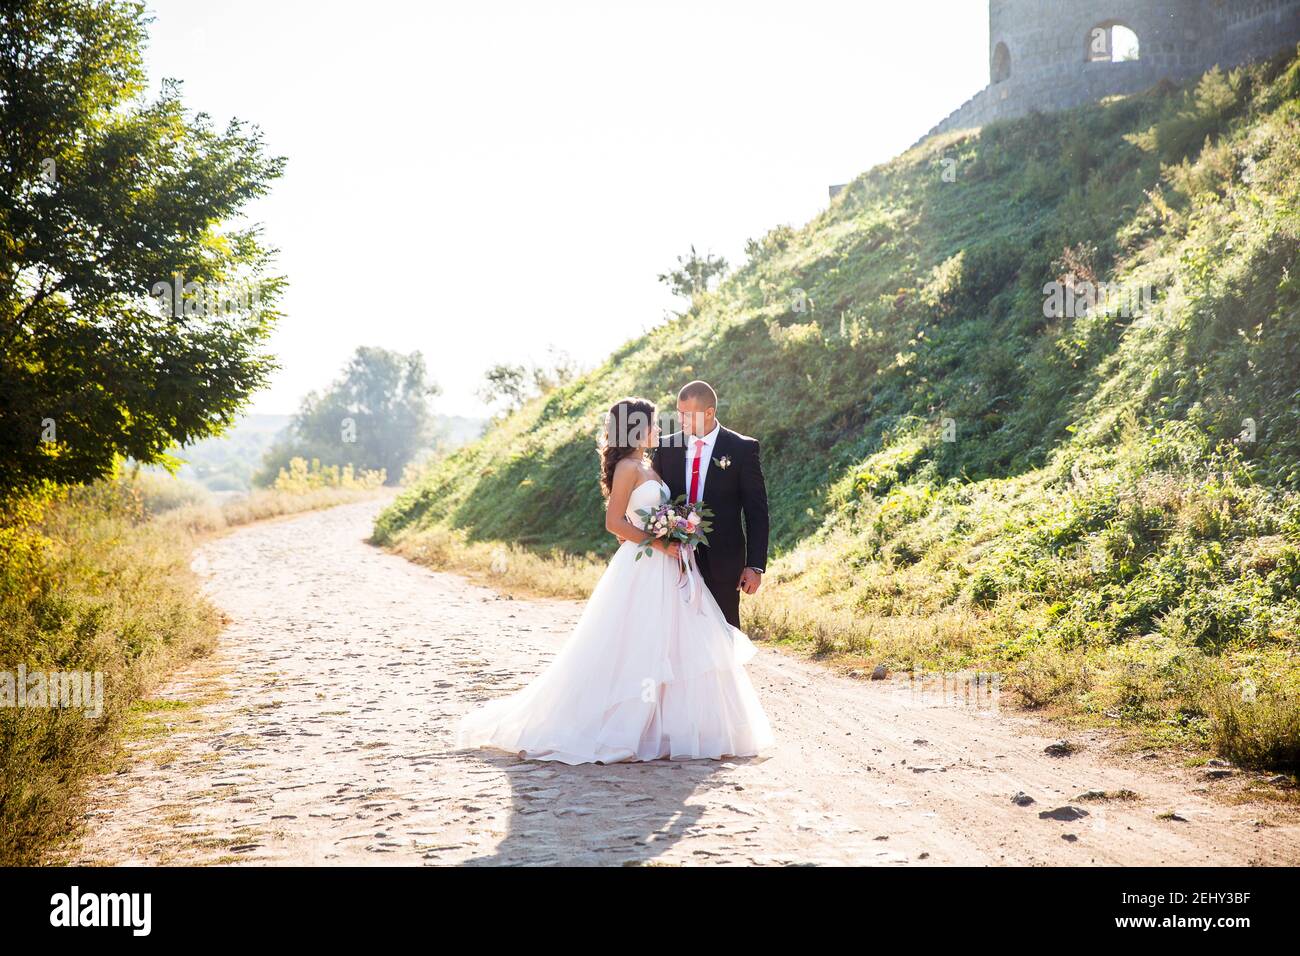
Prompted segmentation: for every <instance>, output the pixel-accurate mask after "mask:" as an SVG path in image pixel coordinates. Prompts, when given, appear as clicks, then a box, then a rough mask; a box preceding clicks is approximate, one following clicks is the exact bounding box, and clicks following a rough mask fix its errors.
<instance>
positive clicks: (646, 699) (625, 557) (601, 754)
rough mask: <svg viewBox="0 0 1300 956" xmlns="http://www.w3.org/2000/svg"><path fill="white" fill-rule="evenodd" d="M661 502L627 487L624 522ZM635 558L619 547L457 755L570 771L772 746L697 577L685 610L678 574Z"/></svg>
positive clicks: (471, 722) (485, 710) (734, 634)
mask: <svg viewBox="0 0 1300 956" xmlns="http://www.w3.org/2000/svg"><path fill="white" fill-rule="evenodd" d="M667 496H668V486H667V485H666V484H664V483H663V482H662V481H657V480H651V481H646V482H643V483H642V484H640V485H638V486H637V487H636V488H634V489H633V491H632V495H631V497H630V498H629V500H628V507H627V517H628V520H629V521H631V522H632V523H633V524H635V525H637V526H638V527H640V526H641V524H642V522H641V518H640V517H639V516H638V515H637V514H636V512H637V510H638V509H641V508H650V507H654V506H656V505H658V504H659V503H660V502H661V501H665V500H667ZM638 550H642V549H639V548H638V546H637V543H636V542H634V541H626V542H624V543H623V544H622V545H621V546H620V547H619V549H618V551H617V552H616V553H615V554H614V557H613V558H611V559H610V562H609V567H608V568H606V569H605V573H604V574H603V575H601V578H600V580H599V581H598V582H597V584H596V587H595V589H594V590H593V591H592V593H591V598H590V599H589V600H588V601H587V606H586V607H585V608H584V609H583V612H582V616H581V617H580V618H579V620H578V623H577V624H576V625H575V627H574V629H573V632H572V633H571V634H570V635H569V637H568V638H567V639H566V641H565V643H564V646H563V647H561V648H560V650H559V652H558V654H557V655H556V657H555V658H554V660H552V661H551V663H550V664H549V665H548V666H547V667H546V668H545V669H544V670H543V671H542V672H541V673H540V674H538V675H537V677H535V678H534V679H533V680H532V682H531V683H529V684H528V685H527V686H526V687H524V688H522V689H520V690H518V691H515V692H514V693H512V694H509V695H507V696H504V697H499V698H496V699H494V700H490V701H488V702H487V703H486V704H483V705H482V706H480V707H479V708H477V709H476V710H473V711H471V712H470V713H468V714H466V715H465V716H464V717H462V718H461V719H460V722H459V723H458V724H457V727H456V734H455V737H456V747H457V749H462V748H474V747H492V748H497V749H500V750H505V751H510V752H513V753H516V754H518V755H519V756H520V757H523V758H525V759H534V760H559V761H562V762H564V763H567V764H580V763H615V762H618V761H624V760H655V759H657V758H661V757H667V758H669V759H672V760H677V759H690V758H699V757H712V758H718V757H722V756H727V755H730V756H752V755H755V754H757V753H759V752H760V751H761V750H763V749H765V748H767V747H770V746H771V745H772V744H773V743H774V737H773V734H772V728H771V725H770V724H769V723H768V719H767V715H766V714H765V713H764V712H763V708H762V706H761V705H760V704H759V701H758V695H757V694H756V693H755V692H754V687H753V685H752V684H751V683H750V680H749V675H748V674H747V673H746V672H745V668H744V665H745V663H746V662H747V661H748V660H749V659H750V658H751V657H753V656H754V654H755V653H757V650H756V648H755V647H754V645H753V644H752V643H751V642H750V640H749V638H748V637H747V636H746V635H745V634H744V633H743V632H741V631H740V630H738V629H737V628H734V627H732V626H731V625H730V624H728V623H727V621H726V618H724V617H723V615H722V610H721V609H720V608H719V607H718V602H717V601H716V600H714V598H713V595H712V594H710V593H709V590H708V588H707V587H705V586H704V582H703V581H702V580H700V579H699V577H698V573H697V574H696V576H695V579H694V581H693V582H692V583H693V588H692V589H691V590H692V593H691V595H690V596H691V597H692V598H693V601H691V602H688V599H687V598H688V591H687V589H684V588H682V587H681V584H682V581H683V575H682V572H681V570H680V563H679V562H678V561H677V560H676V559H674V558H670V557H669V556H668V555H666V554H664V553H663V552H661V551H658V550H655V551H652V552H651V553H650V555H648V556H643V557H642V558H641V559H640V560H637V557H636V556H637V552H638ZM701 592H702V593H701Z"/></svg>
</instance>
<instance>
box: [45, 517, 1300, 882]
mask: <svg viewBox="0 0 1300 956" xmlns="http://www.w3.org/2000/svg"><path fill="white" fill-rule="evenodd" d="M378 507H379V505H378V504H377V503H374V502H366V503H362V504H356V505H348V506H344V507H341V508H336V509H333V510H331V511H324V512H316V513H313V514H308V515H304V516H302V517H297V518H292V519H289V520H284V521H277V522H272V523H268V524H261V525H254V526H251V527H248V528H245V529H242V530H239V531H236V532H234V533H232V534H230V535H228V536H226V537H223V538H221V539H219V540H217V541H215V542H213V543H211V544H209V545H208V546H206V548H205V549H204V551H203V552H202V553H201V557H200V562H201V566H202V564H205V565H206V569H205V571H204V573H205V581H206V586H207V587H208V588H209V590H210V593H211V594H212V596H213V598H214V600H215V601H216V602H217V603H218V604H219V605H220V606H221V607H222V608H223V609H224V610H225V611H226V613H227V614H228V615H229V616H230V618H231V623H230V625H229V627H228V629H227V631H226V632H225V634H224V636H223V638H222V642H221V645H220V648H219V650H218V651H217V653H216V655H215V656H214V657H213V658H212V659H209V660H207V661H204V662H201V663H200V664H198V665H196V666H195V667H193V668H191V669H189V670H187V671H186V672H184V673H183V674H181V675H179V676H178V679H177V680H176V681H174V682H173V683H172V684H171V685H169V687H168V688H167V689H166V690H165V691H164V696H167V697H170V698H175V699H177V700H179V701H192V702H195V703H193V705H192V706H182V707H178V708H176V709H174V710H172V711H168V712H166V713H167V717H166V720H167V721H169V722H170V726H169V727H166V728H164V729H165V732H163V733H160V734H158V735H155V736H152V737H147V738H144V739H142V740H139V741H137V742H134V743H132V744H131V745H130V750H131V753H130V757H129V759H128V760H127V762H126V765H125V767H124V768H123V769H122V770H121V771H120V772H118V773H116V774H111V775H108V776H107V777H105V778H103V779H101V780H100V781H98V782H97V784H96V786H95V788H94V792H93V796H92V809H91V812H90V814H88V817H87V828H86V834H85V836H84V839H83V841H82V843H81V844H80V847H79V850H78V851H77V852H76V853H75V854H74V855H73V856H72V857H71V858H70V859H71V861H72V862H79V863H92V864H95V863H104V864H129V863H157V862H172V863H205V862H206V863H212V862H217V863H221V862H236V863H255V864H277V863H306V864H329V863H336V862H337V863H379V864H451V863H470V864H492V863H516V864H555V863H579V864H625V863H633V862H655V863H670V864H692V863H724V864H748V863H758V864H783V863H851V864H893V865H899V864H909V865H918V864H920V865H928V864H952V863H961V864H998V863H1008V864H1043V863H1047V864H1085V865H1087V864H1198V863H1204V864H1214V865H1230V864H1281V863H1288V864H1295V863H1296V862H1298V861H1300V822H1298V821H1297V813H1296V811H1294V810H1292V809H1290V808H1288V807H1286V806H1285V805H1283V804H1281V803H1276V802H1273V803H1263V804H1261V803H1254V804H1251V803H1242V802H1238V801H1236V800H1234V799H1232V794H1233V793H1235V792H1236V791H1238V790H1239V789H1240V787H1241V786H1242V785H1243V783H1244V780H1243V779H1242V778H1241V777H1228V778H1227V779H1224V780H1209V779H1207V777H1206V771H1204V770H1190V769H1185V768H1183V767H1181V766H1179V765H1177V764H1175V763H1173V762H1171V761H1169V760H1166V759H1164V758H1158V759H1145V760H1144V759H1143V757H1142V755H1139V754H1132V755H1124V754H1121V753H1119V752H1118V751H1117V749H1116V748H1113V747H1111V746H1110V745H1109V744H1108V742H1107V740H1108V738H1107V737H1105V736H1104V735H1102V734H1100V733H1088V734H1075V735H1072V737H1071V739H1072V740H1074V741H1077V742H1079V743H1081V744H1083V749H1082V750H1081V751H1079V752H1077V753H1075V754H1073V755H1071V756H1068V757H1061V758H1053V757H1050V756H1047V755H1045V754H1044V753H1043V748H1044V747H1045V746H1047V745H1048V744H1049V743H1051V742H1052V741H1053V740H1054V739H1056V737H1057V736H1059V730H1058V731H1056V732H1055V733H1054V732H1053V729H1052V728H1051V727H1050V726H1048V725H1046V724H1044V723H1043V722H1041V721H1038V720H1035V719H1032V718H1028V717H1024V716H1018V715H1013V714H1011V713H1009V712H1008V711H1007V709H1005V708H1004V709H1003V710H1002V711H1001V712H997V711H995V710H993V709H991V708H984V709H978V708H975V707H970V706H960V705H957V704H955V703H953V702H951V701H949V702H947V703H946V704H945V703H944V702H943V701H942V697H941V695H939V694H938V693H930V694H923V695H916V694H913V693H912V692H910V691H909V690H908V689H907V688H908V684H909V682H908V680H907V678H906V677H905V676H904V677H903V678H901V679H900V678H892V679H890V680H886V681H880V682H863V681H855V680H852V679H849V678H844V677H838V676H835V675H834V674H831V673H829V672H828V671H826V670H825V669H823V668H821V667H819V666H817V665H815V664H812V663H807V662H803V661H800V660H796V659H794V658H792V657H789V656H786V655H782V654H779V653H777V652H774V651H772V650H770V649H766V648H764V649H761V650H760V653H759V655H758V657H757V658H755V660H754V661H753V662H752V663H751V665H750V674H751V675H752V677H753V679H754V683H755V685H756V687H757V688H758V692H759V695H760V697H761V699H762V701H763V705H764V707H765V709H766V710H767V712H768V714H769V716H770V717H771V719H772V723H773V726H774V728H775V730H776V733H777V736H778V740H779V746H778V748H777V750H776V752H775V753H774V755H773V756H771V757H769V758H767V759H758V758H751V759H747V760H735V761H729V762H718V761H683V762H670V761H658V762H655V763H653V764H617V765H613V766H607V767H601V766H582V767H566V766H564V765H562V764H553V763H540V762H524V761H519V760H517V759H516V758H514V757H513V756H511V755H507V754H502V753H499V752H492V751H476V752H461V753H457V752H449V751H448V749H447V747H448V741H449V739H450V733H451V725H452V723H453V720H454V718H455V717H456V716H458V715H459V714H460V713H462V712H464V711H465V710H468V709H469V708H470V707H471V706H472V705H474V704H475V703H476V702H478V701H479V700H482V699H485V698H486V697H489V696H495V695H497V694H501V693H504V692H506V691H508V690H511V689H514V688H516V687H519V686H521V685H522V684H523V683H525V682H526V680H527V679H528V678H529V676H531V675H532V674H534V673H535V672H536V671H537V670H539V669H540V667H541V666H542V665H543V664H544V663H545V662H546V661H547V660H549V659H550V658H551V657H552V656H553V655H554V653H555V651H556V650H557V648H558V647H559V646H560V644H561V643H562V641H563V639H564V636H565V634H566V632H567V630H568V628H569V627H570V626H571V625H572V623H573V622H574V621H575V620H576V618H577V615H578V612H579V611H580V608H581V606H580V605H579V604H576V603H573V602H564V601H517V600H508V599H503V598H500V597H498V596H497V595H496V594H495V593H494V592H492V591H490V590H487V589H485V588H481V587H477V586H474V585H471V584H469V583H467V582H466V581H465V580H464V579H462V578H460V577H457V576H455V575H451V574H440V573H434V572H430V571H428V570H426V569H423V568H420V567H417V566H415V565H412V564H409V563H408V562H406V561H404V560H402V559H400V558H397V557H395V556H392V555H389V554H386V553H384V552H381V551H379V550H377V549H375V548H372V547H369V546H368V545H366V544H364V543H363V539H364V538H365V537H366V535H367V534H368V533H369V529H370V522H371V519H372V517H373V515H374V513H375V512H376V510H377V508H378ZM1121 789H1124V790H1131V791H1134V792H1135V793H1136V794H1137V795H1138V798H1137V799H1136V800H1130V801H1115V800H1110V801H1081V800H1077V799H1074V798H1075V797H1076V795H1078V794H1079V793H1080V792H1082V791H1086V790H1104V791H1114V790H1121ZM1017 791H1023V792H1024V793H1026V794H1028V795H1029V796H1031V797H1033V798H1034V801H1035V802H1034V803H1032V804H1031V805H1028V806H1023V807H1022V806H1017V805H1016V804H1014V803H1013V802H1012V799H1011V797H1012V795H1013V794H1015V793H1016V792H1017ZM1068 806H1073V807H1076V808H1080V809H1083V810H1085V811H1086V812H1087V815H1086V816H1082V817H1079V818H1077V819H1075V820H1072V821H1066V820H1058V819H1052V818H1042V817H1040V813H1043V812H1044V811H1053V810H1056V809H1057V808H1061V807H1068ZM1171 810H1172V811H1176V812H1177V814H1178V815H1179V816H1181V817H1183V818H1185V819H1184V821H1178V820H1173V819H1166V818H1162V816H1161V814H1164V813H1166V812H1167V811H1171ZM1066 815H1068V814H1066Z"/></svg>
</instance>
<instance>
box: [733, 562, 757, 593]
mask: <svg viewBox="0 0 1300 956" xmlns="http://www.w3.org/2000/svg"><path fill="white" fill-rule="evenodd" d="M762 583H763V572H762V571H755V570H754V569H753V568H745V570H743V571H741V572H740V583H739V584H737V585H736V587H737V588H738V589H739V590H741V591H744V592H745V593H746V594H753V593H754V592H755V591H757V590H758V586H759V585H760V584H762Z"/></svg>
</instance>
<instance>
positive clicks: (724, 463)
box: [713, 455, 731, 471]
mask: <svg viewBox="0 0 1300 956" xmlns="http://www.w3.org/2000/svg"><path fill="white" fill-rule="evenodd" d="M713 463H714V464H715V465H717V466H718V467H719V468H721V469H722V470H723V471H726V470H727V469H728V468H730V467H731V459H730V458H728V457H727V456H726V455H723V456H722V457H721V458H715V459H713Z"/></svg>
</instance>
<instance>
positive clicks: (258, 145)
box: [0, 0, 284, 497]
mask: <svg viewBox="0 0 1300 956" xmlns="http://www.w3.org/2000/svg"><path fill="white" fill-rule="evenodd" d="M148 22H150V20H149V18H147V17H146V16H145V14H144V7H143V4H139V3H128V2H120V0H109V2H103V0H10V2H7V3H5V4H4V6H3V9H2V10H0V497H3V496H4V495H5V494H11V493H14V492H21V491H24V490H28V489H31V488H34V487H35V486H37V485H40V484H41V483H43V482H48V481H54V482H63V483H75V482H82V481H90V480H93V479H95V478H99V477H102V476H104V475H105V474H107V473H108V472H109V471H111V469H112V467H113V465H114V462H115V461H116V460H118V459H119V458H121V457H130V458H134V459H135V460H137V461H140V462H144V463H151V462H157V461H166V460H168V458H167V455H166V451H167V449H168V448H169V447H170V446H172V445H174V444H176V443H181V444H187V443H190V442H193V441H196V440H198V439H200V438H204V437H207V436H210V435H214V434H218V433H220V432H221V431H223V430H224V429H225V428H226V427H227V426H229V425H230V424H231V423H232V422H233V421H234V419H235V417H236V413H237V411H238V410H239V409H240V408H241V407H242V405H243V404H244V403H245V402H246V400H247V399H248V397H249V396H250V395H251V394H252V393H253V392H254V391H256V390H257V389H258V388H260V387H262V386H263V385H264V384H265V383H266V380H267V377H268V373H269V372H270V370H271V369H273V368H274V363H273V361H272V359H271V358H270V357H269V356H268V355H266V354H265V353H264V352H263V351H262V347H263V345H264V343H265V341H266V339H267V337H268V335H269V333H270V330H271V326H272V324H273V323H274V321H275V319H276V318H277V317H278V313H277V312H276V310H275V308H274V303H275V300H276V298H277V297H278V293H279V291H280V288H281V285H282V281H283V280H282V277H278V276H270V275H268V267H269V263H270V259H271V250H268V249H266V248H264V247H263V245H262V243H261V238H260V232H259V230H258V229H257V227H248V228H242V229H231V228H224V227H223V224H225V223H228V222H230V221H231V219H232V218H233V217H235V216H236V215H238V214H239V213H240V212H241V211H242V210H243V208H244V206H245V205H246V204H247V203H248V201H249V200H251V199H253V198H254V197H256V196H260V195H262V194H263V193H265V192H266V191H267V189H268V186H269V183H270V182H271V181H272V180H274V179H275V178H277V177H278V176H279V175H280V174H281V172H282V170H283V166H284V160H283V158H280V157H267V156H266V155H264V153H263V142H262V135H261V133H260V131H258V130H257V128H256V127H248V126H246V125H245V124H243V123H241V122H239V121H238V120H235V121H232V122H230V123H229V124H228V125H227V126H226V127H225V129H224V130H217V129H216V128H215V127H214V126H213V124H212V122H211V120H210V119H209V117H208V116H207V115H206V114H203V113H199V114H197V115H194V116H193V117H189V116H187V114H186V111H185V110H184V109H183V107H182V105H181V102H180V97H179V87H178V85H177V84H176V83H174V82H169V81H165V82H164V84H163V87H162V90H161V92H160V94H159V95H158V97H157V98H156V99H154V100H152V101H146V99H145V97H144V89H145V84H146V73H145V70H144V66H143V63H142V56H141V52H142V48H143V45H144V42H145V40H146V24H147V23H148Z"/></svg>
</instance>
